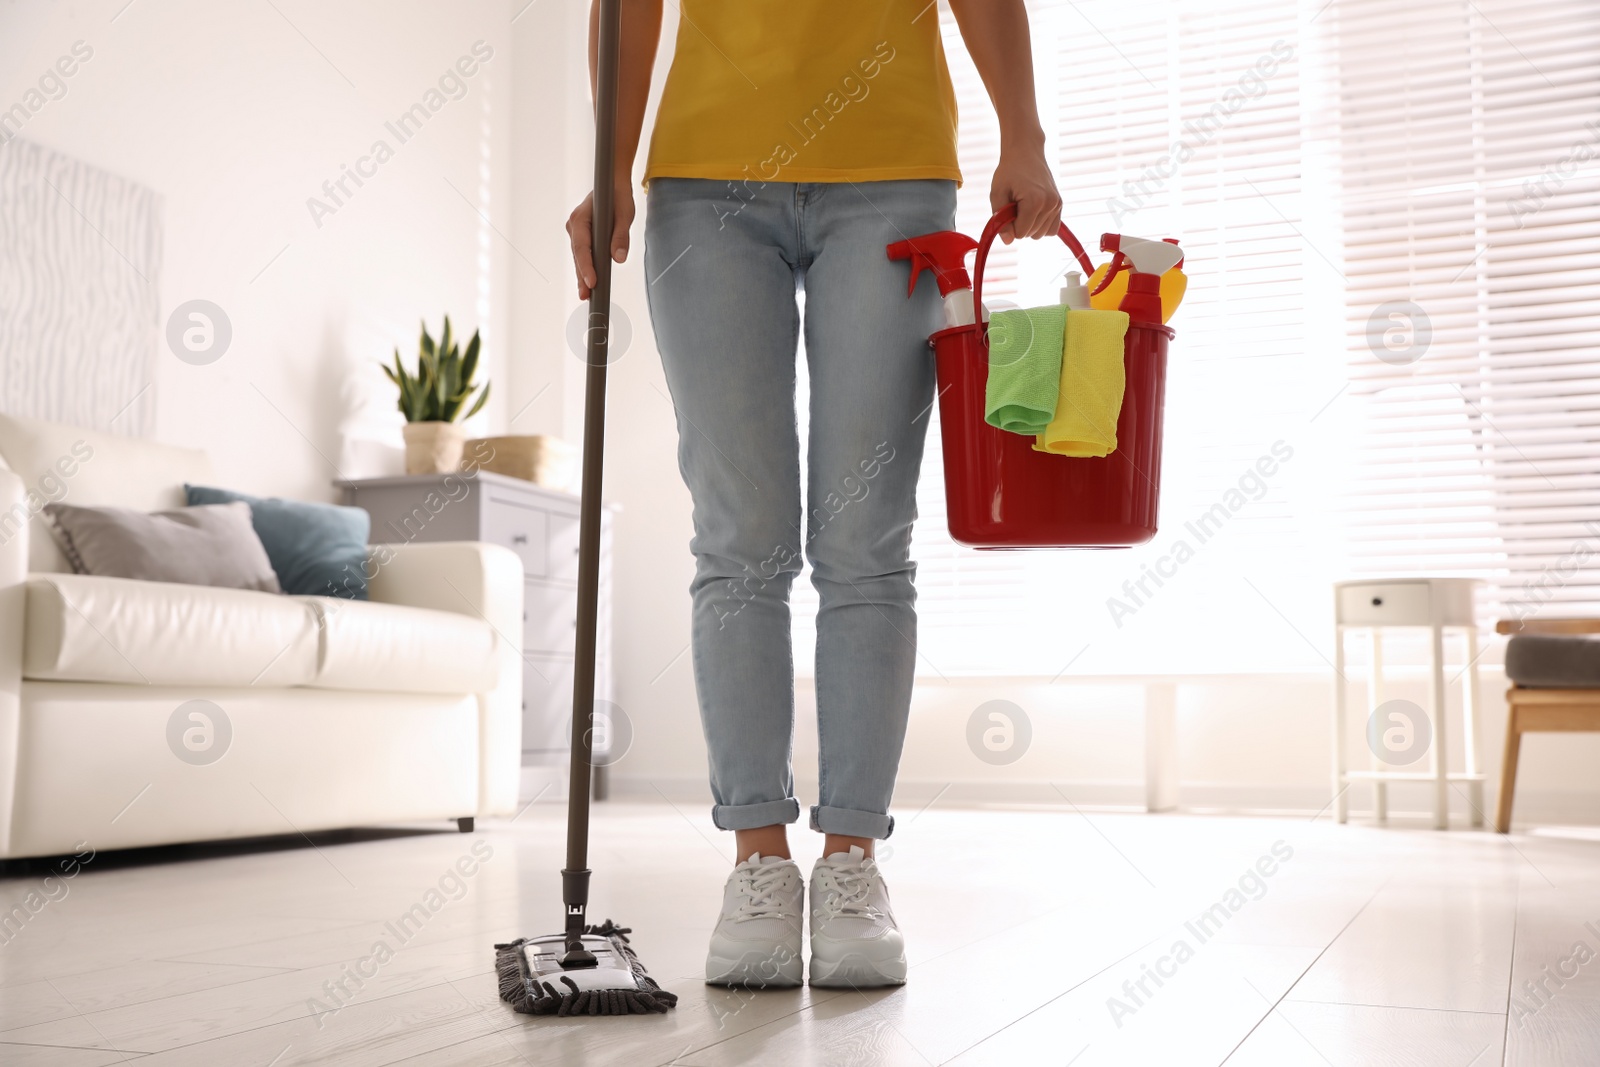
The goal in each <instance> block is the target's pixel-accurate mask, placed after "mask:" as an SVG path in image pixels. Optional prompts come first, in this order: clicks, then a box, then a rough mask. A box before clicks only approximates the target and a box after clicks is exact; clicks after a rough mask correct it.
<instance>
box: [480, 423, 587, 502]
mask: <svg viewBox="0 0 1600 1067" xmlns="http://www.w3.org/2000/svg"><path fill="white" fill-rule="evenodd" d="M581 459H582V450H581V449H579V448H578V446H577V445H574V444H572V443H571V442H568V441H563V440H562V439H561V438H559V437H550V436H548V435H546V434H514V435H511V436H506V437H475V438H473V439H472V440H470V441H468V442H467V445H466V448H465V449H464V450H463V455H462V460H461V469H462V470H485V471H489V472H490V473H491V474H504V475H506V476H507V477H509V478H521V479H522V480H523V481H528V482H532V483H533V484H534V485H537V486H542V487H543V488H545V489H559V490H561V491H562V492H568V493H572V492H577V489H578V473H579V463H580V461H581Z"/></svg>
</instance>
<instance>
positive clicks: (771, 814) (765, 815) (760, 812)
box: [711, 797, 800, 830]
mask: <svg viewBox="0 0 1600 1067" xmlns="http://www.w3.org/2000/svg"><path fill="white" fill-rule="evenodd" d="M799 819H800V802H799V801H798V800H796V799H795V798H794V797H790V798H789V799H788V800H765V801H762V802H761V803H760V804H713V805H712V806H711V825H713V826H715V827H716V828H717V829H718V830H754V829H755V828H756V827H758V826H776V825H777V824H778V823H791V822H798V821H799Z"/></svg>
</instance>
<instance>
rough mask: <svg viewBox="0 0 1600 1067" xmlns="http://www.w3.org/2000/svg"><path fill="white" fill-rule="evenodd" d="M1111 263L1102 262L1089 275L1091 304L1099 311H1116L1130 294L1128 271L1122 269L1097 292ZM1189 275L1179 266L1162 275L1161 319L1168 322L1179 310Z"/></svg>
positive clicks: (1187, 286)
mask: <svg viewBox="0 0 1600 1067" xmlns="http://www.w3.org/2000/svg"><path fill="white" fill-rule="evenodd" d="M1110 266H1111V264H1109V263H1102V264H1100V265H1099V266H1098V267H1096V268H1095V269H1094V273H1093V274H1091V275H1089V293H1090V296H1089V306H1090V307H1092V308H1095V309H1097V310H1099V311H1115V310H1117V309H1118V308H1119V307H1121V306H1122V298H1123V297H1124V296H1126V295H1127V294H1128V272H1127V271H1122V272H1121V273H1119V274H1118V275H1117V276H1116V277H1115V278H1112V279H1111V284H1110V285H1108V286H1106V287H1105V288H1104V289H1102V290H1101V291H1100V292H1098V293H1097V292H1095V291H1094V290H1095V286H1097V285H1099V284H1100V279H1101V278H1104V277H1105V276H1106V269H1107V268H1108V267H1110ZM1188 288H1189V277H1188V275H1186V274H1184V273H1183V270H1182V269H1181V268H1178V267H1173V268H1172V269H1171V270H1169V271H1167V272H1166V273H1165V274H1163V275H1162V276H1161V321H1162V322H1167V321H1169V320H1170V319H1171V318H1172V313H1173V312H1174V311H1177V310H1178V305H1179V304H1181V303H1183V294H1184V293H1185V292H1187V291H1188Z"/></svg>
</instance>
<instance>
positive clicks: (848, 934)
mask: <svg viewBox="0 0 1600 1067" xmlns="http://www.w3.org/2000/svg"><path fill="white" fill-rule="evenodd" d="M905 981H906V943H905V938H903V937H901V936H900V928H899V927H897V926H896V925H895V922H894V912H893V911H892V910H891V909H890V907H889V888H888V886H886V885H884V884H883V874H882V872H880V871H879V870H878V865H877V864H876V863H874V862H873V861H872V859H871V858H870V857H868V856H867V854H866V853H865V852H864V851H862V849H861V848H860V846H854V847H852V848H851V849H850V852H849V854H848V855H847V854H845V853H843V852H836V853H834V854H833V855H831V856H826V857H824V858H822V859H820V860H818V861H817V865H816V866H815V867H813V868H812V869H811V984H812V985H814V986H825V987H826V986H834V987H841V986H842V987H847V988H853V989H865V988H868V987H871V986H886V985H904V984H905Z"/></svg>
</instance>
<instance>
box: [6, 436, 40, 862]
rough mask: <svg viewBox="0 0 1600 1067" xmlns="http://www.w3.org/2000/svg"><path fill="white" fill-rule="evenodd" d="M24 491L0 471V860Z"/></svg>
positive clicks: (13, 704)
mask: <svg viewBox="0 0 1600 1067" xmlns="http://www.w3.org/2000/svg"><path fill="white" fill-rule="evenodd" d="M32 518H33V512H32V510H31V509H30V508H29V506H28V487H27V485H26V484H25V483H24V482H23V480H22V479H21V478H19V477H17V475H16V474H14V473H13V472H11V471H9V470H7V469H6V468H5V467H4V466H0V856H4V855H6V854H7V851H8V850H9V849H10V847H11V821H12V816H13V814H14V812H13V811H12V803H13V798H14V797H15V795H16V783H17V742H18V736H19V735H18V731H19V730H20V729H21V725H22V719H21V716H22V640H23V633H24V632H25V631H24V622H25V617H24V609H25V608H26V605H27V588H28V586H27V581H28V523H29V520H30V519H32Z"/></svg>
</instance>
